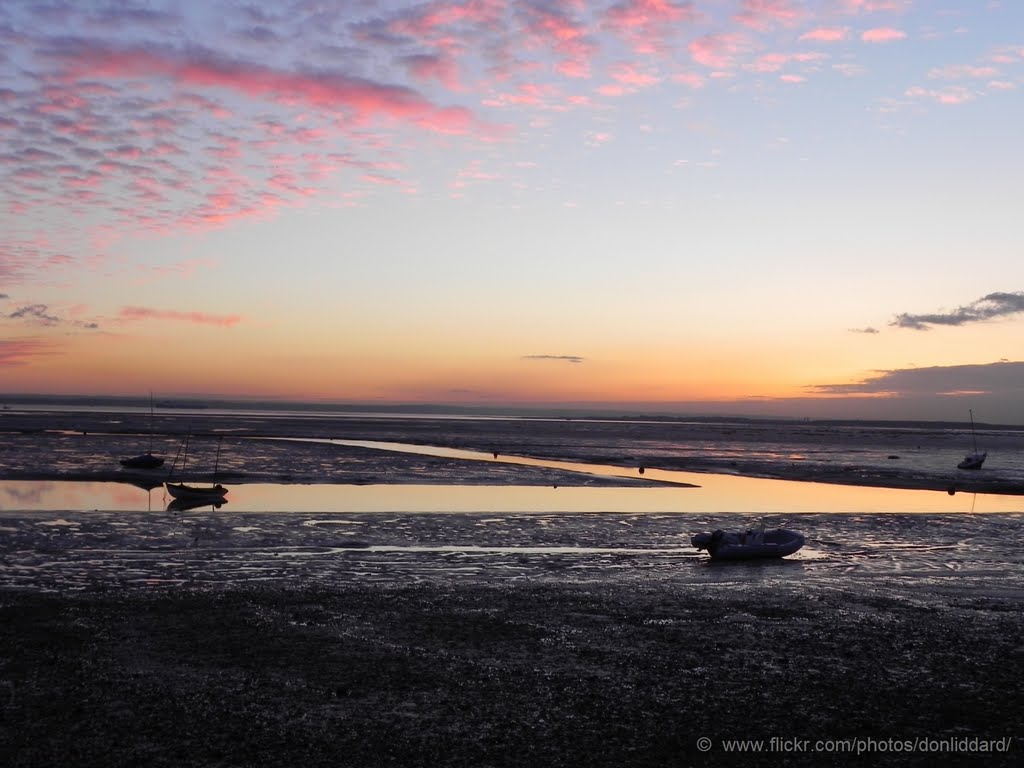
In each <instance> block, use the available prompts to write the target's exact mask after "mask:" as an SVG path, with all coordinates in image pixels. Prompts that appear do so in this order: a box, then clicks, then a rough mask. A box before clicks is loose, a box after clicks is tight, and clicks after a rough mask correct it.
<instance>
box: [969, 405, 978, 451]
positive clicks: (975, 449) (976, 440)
mask: <svg viewBox="0 0 1024 768" xmlns="http://www.w3.org/2000/svg"><path fill="white" fill-rule="evenodd" d="M967 413H969V414H970V415H971V442H973V443H974V452H975V453H977V452H978V437H977V435H975V434H974V409H973V408H968V409H967Z"/></svg>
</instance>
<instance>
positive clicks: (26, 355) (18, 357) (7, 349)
mask: <svg viewBox="0 0 1024 768" xmlns="http://www.w3.org/2000/svg"><path fill="white" fill-rule="evenodd" d="M54 352H56V348H55V347H54V345H53V344H52V343H51V342H48V341H43V340H42V339H31V338H29V339H0V366H7V367H14V366H16V365H25V364H26V363H28V362H30V361H31V360H32V358H34V357H45V356H47V355H52V354H54Z"/></svg>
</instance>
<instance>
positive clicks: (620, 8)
mask: <svg viewBox="0 0 1024 768" xmlns="http://www.w3.org/2000/svg"><path fill="white" fill-rule="evenodd" d="M697 19H698V14H697V12H696V11H695V10H694V9H693V7H692V6H691V5H690V4H689V3H674V2H669V0H624V2H619V3H616V4H614V5H612V6H611V7H610V8H609V9H608V10H607V12H606V13H605V16H604V19H603V26H604V27H605V28H606V29H609V30H611V31H613V32H615V33H617V34H619V35H620V36H622V37H623V38H624V39H625V40H626V41H627V42H628V43H629V44H630V45H631V46H632V47H633V49H634V50H635V51H636V52H637V53H641V54H652V53H658V52H662V51H664V50H665V49H666V47H667V39H668V37H669V35H671V33H672V32H673V31H674V30H676V29H678V28H679V25H680V24H682V23H684V22H694V21H696V20H697Z"/></svg>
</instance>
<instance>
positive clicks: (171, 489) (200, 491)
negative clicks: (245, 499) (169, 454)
mask: <svg viewBox="0 0 1024 768" xmlns="http://www.w3.org/2000/svg"><path fill="white" fill-rule="evenodd" d="M190 436H191V435H190V434H186V435H185V455H184V457H183V458H182V460H181V469H182V473H184V471H185V463H186V462H187V461H188V444H189V438H190ZM220 444H221V441H220V440H218V441H217V460H216V462H215V463H214V469H213V476H214V477H216V476H217V468H218V466H219V465H220ZM174 462H175V464H177V462H178V459H177V458H175V459H174ZM171 471H172V472H173V471H174V465H171ZM164 486H165V487H166V488H167V493H169V494H170V495H171V496H173V497H174V498H175V499H177V500H178V501H183V502H207V503H212V504H217V503H223V501H224V497H225V496H226V495H227V493H228V489H227V488H225V487H224V486H223V485H221V484H220V483H214V484H213V485H208V486H207V485H189V484H188V483H172V482H167V483H164Z"/></svg>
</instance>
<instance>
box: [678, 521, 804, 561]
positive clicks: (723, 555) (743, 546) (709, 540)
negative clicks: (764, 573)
mask: <svg viewBox="0 0 1024 768" xmlns="http://www.w3.org/2000/svg"><path fill="white" fill-rule="evenodd" d="M690 544H692V545H693V546H695V547H696V548H697V549H706V550H707V551H708V554H709V555H711V559H712V560H763V559H765V558H771V557H785V556H786V555H792V554H793V553H794V552H796V551H797V550H798V549H800V547H802V546H803V545H804V537H803V534H800V533H797V532H796V531H791V530H789V529H787V528H773V529H769V530H767V531H766V530H763V529H759V530H754V529H752V528H751V529H748V530H746V531H723V530H721V529H719V530H717V531H712V532H711V533H698V534H696V535H695V536H692V537H691V538H690Z"/></svg>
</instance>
